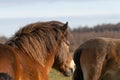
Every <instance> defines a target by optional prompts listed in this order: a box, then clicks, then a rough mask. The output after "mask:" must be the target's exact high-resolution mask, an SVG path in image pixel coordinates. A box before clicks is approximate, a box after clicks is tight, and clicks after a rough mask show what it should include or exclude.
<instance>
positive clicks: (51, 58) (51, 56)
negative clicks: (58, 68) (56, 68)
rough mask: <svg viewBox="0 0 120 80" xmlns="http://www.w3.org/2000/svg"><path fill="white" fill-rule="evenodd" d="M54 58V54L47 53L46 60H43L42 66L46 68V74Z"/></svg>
mask: <svg viewBox="0 0 120 80" xmlns="http://www.w3.org/2000/svg"><path fill="white" fill-rule="evenodd" d="M54 58H55V55H54V54H49V55H48V56H47V57H46V60H45V62H44V67H45V68H46V71H47V73H48V74H49V72H50V70H51V68H52V65H53V63H54Z"/></svg>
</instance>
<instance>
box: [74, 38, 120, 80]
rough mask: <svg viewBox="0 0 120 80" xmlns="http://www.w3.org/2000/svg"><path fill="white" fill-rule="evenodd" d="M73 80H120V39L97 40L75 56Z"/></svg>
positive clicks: (82, 48) (81, 47)
mask: <svg viewBox="0 0 120 80" xmlns="http://www.w3.org/2000/svg"><path fill="white" fill-rule="evenodd" d="M74 61H75V64H76V69H75V72H74V76H73V80H120V39H112V38H102V37H99V38H95V39H90V40H88V41H86V42H85V43H83V44H82V45H81V46H80V47H79V48H78V49H77V50H76V52H75V54H74Z"/></svg>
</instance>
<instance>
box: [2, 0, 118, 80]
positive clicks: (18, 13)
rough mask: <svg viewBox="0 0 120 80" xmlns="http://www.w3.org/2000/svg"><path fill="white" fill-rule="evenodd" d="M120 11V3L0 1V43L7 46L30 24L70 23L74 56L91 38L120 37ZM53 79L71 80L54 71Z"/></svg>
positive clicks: (111, 0) (104, 0) (92, 0)
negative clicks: (15, 34) (46, 22)
mask: <svg viewBox="0 0 120 80" xmlns="http://www.w3.org/2000/svg"><path fill="white" fill-rule="evenodd" d="M119 9H120V0H0V42H1V43H4V42H5V41H6V40H7V39H9V38H10V37H11V36H12V35H14V33H15V32H16V31H17V30H18V29H19V28H21V27H24V26H25V25H27V24H30V23H34V22H39V21H51V20H57V21H62V22H64V23H65V22H67V21H68V23H69V28H70V30H71V36H70V51H71V53H72V54H73V53H74V51H75V50H76V48H78V47H79V46H80V45H81V44H82V43H83V42H85V41H86V40H88V39H91V38H95V37H111V38H120V10H119ZM54 75H56V76H54ZM58 77H59V78H58ZM50 80H72V78H71V77H69V78H66V77H64V76H63V75H62V74H60V73H59V72H57V71H56V70H52V71H51V73H50Z"/></svg>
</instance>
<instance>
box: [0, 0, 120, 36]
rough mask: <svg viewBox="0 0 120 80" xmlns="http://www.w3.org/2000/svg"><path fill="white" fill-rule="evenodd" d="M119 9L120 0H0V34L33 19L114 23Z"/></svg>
mask: <svg viewBox="0 0 120 80" xmlns="http://www.w3.org/2000/svg"><path fill="white" fill-rule="evenodd" d="M119 9H120V0H0V35H5V36H8V37H9V36H11V35H13V34H14V33H15V32H16V31H17V30H18V29H19V28H20V27H21V26H24V25H26V24H29V23H32V22H37V21H50V20H59V21H62V22H66V21H68V22H69V25H70V28H75V27H78V26H80V25H82V26H85V25H88V26H94V25H97V24H103V23H118V22H120V10H119Z"/></svg>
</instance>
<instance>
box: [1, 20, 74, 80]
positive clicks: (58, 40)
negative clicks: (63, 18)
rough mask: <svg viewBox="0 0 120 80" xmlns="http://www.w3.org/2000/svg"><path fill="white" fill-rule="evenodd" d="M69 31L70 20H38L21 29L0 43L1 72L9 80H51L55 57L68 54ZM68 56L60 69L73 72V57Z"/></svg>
mask: <svg viewBox="0 0 120 80" xmlns="http://www.w3.org/2000/svg"><path fill="white" fill-rule="evenodd" d="M68 32H69V30H68V25H67V23H66V24H63V23H61V22H58V21H50V22H38V23H33V24H29V25H27V26H25V27H23V28H21V29H20V30H19V31H18V32H17V33H16V34H15V35H14V36H13V37H11V38H10V39H9V40H8V41H7V42H6V43H5V44H0V74H4V77H7V79H8V80H49V79H48V74H49V72H50V70H51V68H52V65H53V63H54V62H56V61H57V60H56V57H58V55H60V54H62V56H63V57H64V56H68V55H69V48H68V47H69V46H68V45H67V42H68V39H67V37H68ZM62 52H64V54H63V53H62ZM69 56H70V55H69ZM58 58H59V57H58ZM65 58H67V59H64V60H65V61H64V60H62V62H64V63H61V65H62V67H61V65H60V66H59V67H61V68H60V71H61V72H63V73H64V74H65V75H70V74H71V73H72V70H71V69H73V67H71V66H70V64H71V62H72V58H71V56H70V57H65ZM62 59H63V58H62ZM59 61H60V60H59ZM59 61H58V62H59ZM54 66H55V64H54ZM57 67H58V66H57ZM57 69H58V68H57ZM62 69H63V70H62ZM0 77H3V75H0ZM7 79H6V80H7Z"/></svg>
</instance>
